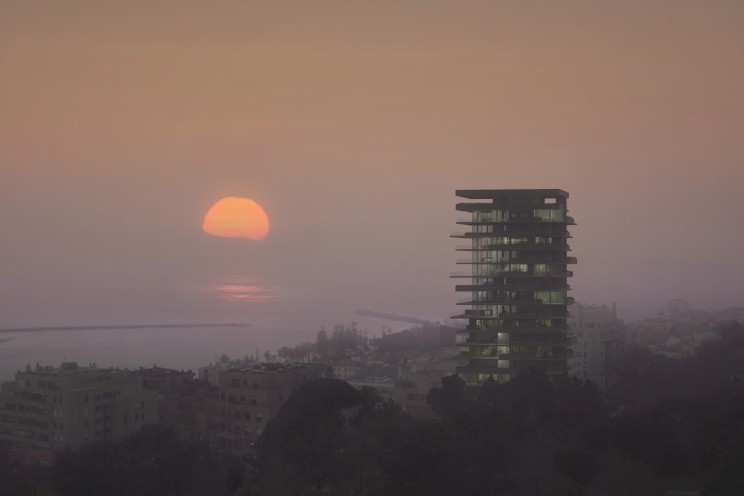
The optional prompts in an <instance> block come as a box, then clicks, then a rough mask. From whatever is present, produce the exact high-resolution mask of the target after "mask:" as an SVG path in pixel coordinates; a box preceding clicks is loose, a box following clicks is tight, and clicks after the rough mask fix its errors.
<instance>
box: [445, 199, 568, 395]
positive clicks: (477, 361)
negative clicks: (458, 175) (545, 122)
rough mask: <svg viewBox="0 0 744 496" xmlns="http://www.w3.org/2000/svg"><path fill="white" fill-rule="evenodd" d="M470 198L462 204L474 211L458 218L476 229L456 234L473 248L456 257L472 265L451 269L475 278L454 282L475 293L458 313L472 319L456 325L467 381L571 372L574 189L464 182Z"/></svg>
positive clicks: (462, 207) (460, 366)
mask: <svg viewBox="0 0 744 496" xmlns="http://www.w3.org/2000/svg"><path fill="white" fill-rule="evenodd" d="M456 194H457V196H458V197H460V198H464V199H466V200H467V201H465V202H463V203H458V204H457V210H458V211H461V212H468V213H470V218H469V219H464V220H461V221H458V222H457V223H458V224H460V225H464V226H469V228H470V230H469V231H467V232H465V233H461V234H455V235H453V237H455V238H462V239H466V240H468V241H469V244H467V245H465V246H460V247H458V249H457V250H458V251H461V252H464V253H466V254H467V255H468V257H467V258H465V259H462V260H459V261H458V262H457V263H458V264H463V265H467V266H469V268H470V270H469V271H467V272H466V273H463V274H455V275H454V276H453V277H456V278H458V277H459V278H465V279H469V281H468V282H467V283H466V284H458V285H457V286H456V290H457V291H459V292H467V293H469V294H470V297H469V298H467V299H465V300H463V301H460V302H459V303H458V304H459V305H464V306H466V307H467V309H466V310H465V311H464V313H462V314H460V315H456V316H455V318H461V319H467V321H468V325H467V327H466V328H465V329H464V330H462V331H460V332H459V333H458V347H459V350H460V354H459V356H458V359H459V363H458V368H457V371H458V373H460V374H461V375H463V376H465V377H466V379H467V383H468V385H473V386H475V385H479V384H482V383H483V382H484V381H485V380H487V379H488V378H489V377H493V378H494V379H495V380H496V381H507V380H509V379H510V378H511V377H512V376H513V375H514V374H516V373H518V372H519V371H520V370H523V369H527V368H541V369H543V370H545V371H546V372H547V373H548V374H549V375H562V374H564V373H565V372H566V366H567V365H566V360H567V355H568V353H570V352H569V351H568V345H569V344H570V343H569V338H568V332H567V331H568V325H567V320H566V319H567V317H568V309H567V306H568V305H569V304H570V303H573V300H572V298H570V297H569V296H568V294H567V293H568V290H569V289H570V287H569V285H568V278H569V277H571V276H572V275H573V274H572V273H571V272H570V271H568V270H567V265H568V264H573V263H576V259H575V258H574V257H569V256H568V252H569V250H570V248H569V246H568V243H567V239H568V238H570V237H571V236H570V234H569V233H568V226H569V225H574V221H573V219H572V218H571V217H569V216H568V215H567V214H568V208H567V200H568V193H567V192H565V191H562V190H559V189H529V190H458V191H457V192H456Z"/></svg>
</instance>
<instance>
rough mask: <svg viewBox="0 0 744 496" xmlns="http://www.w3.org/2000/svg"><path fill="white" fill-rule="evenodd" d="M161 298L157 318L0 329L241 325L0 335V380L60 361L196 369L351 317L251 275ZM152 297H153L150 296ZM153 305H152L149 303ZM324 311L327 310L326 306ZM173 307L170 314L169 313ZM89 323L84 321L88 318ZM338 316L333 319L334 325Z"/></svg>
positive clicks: (310, 335) (308, 294) (309, 335)
mask: <svg viewBox="0 0 744 496" xmlns="http://www.w3.org/2000/svg"><path fill="white" fill-rule="evenodd" d="M158 298H162V302H163V305H162V307H163V308H166V309H167V310H166V311H164V312H160V313H153V312H152V311H144V310H143V311H142V313H141V314H138V313H137V312H136V311H135V312H131V315H128V316H127V317H126V319H124V320H123V319H122V318H121V315H120V314H119V315H117V317H116V318H115V321H114V322H112V321H108V320H106V319H105V317H90V316H89V315H87V319H86V320H85V321H80V320H78V321H70V320H71V319H69V318H67V319H65V320H64V321H54V322H44V323H43V324H39V323H38V321H33V320H31V319H29V321H28V323H27V324H25V325H24V323H20V324H19V322H18V321H17V320H16V321H15V322H13V323H12V325H5V326H2V327H5V328H8V327H27V326H28V327H31V326H41V325H48V326H74V325H85V326H89V325H96V324H99V325H119V324H130V325H131V324H136V325H148V324H173V323H205V324H208V323H245V324H249V325H245V326H241V327H219V326H209V325H204V326H203V327H189V328H166V329H163V328H147V329H79V330H44V331H22V332H2V333H0V379H3V380H7V379H9V378H10V377H12V374H13V373H14V372H15V371H16V370H18V369H22V368H24V367H25V366H26V364H31V366H32V367H33V366H34V365H35V364H36V363H37V362H39V363H40V364H42V365H58V364H59V363H61V362H62V361H65V360H74V361H77V362H79V363H83V364H88V363H91V362H95V363H96V364H97V365H98V366H99V367H109V366H112V367H116V366H118V367H130V368H132V367H138V366H145V367H149V366H152V365H153V364H157V365H158V366H162V367H170V368H176V369H186V370H188V369H192V370H196V369H197V368H198V367H200V366H204V365H207V364H208V363H210V362H212V361H214V359H215V357H216V356H218V355H219V354H221V353H227V354H228V355H230V356H231V357H242V356H245V355H255V354H256V352H257V350H258V352H259V353H260V354H263V352H264V351H266V350H267V349H268V350H272V351H273V350H276V349H277V348H278V347H279V346H283V345H289V344H296V343H299V342H302V341H307V340H312V339H314V336H315V333H316V332H317V331H318V329H319V328H320V326H321V325H325V326H331V325H333V323H334V322H345V321H348V320H344V319H349V318H353V317H352V315H353V309H346V311H340V312H339V315H338V318H337V319H334V317H331V316H329V315H322V312H320V311H319V309H320V308H321V305H320V304H319V302H318V298H317V297H316V295H315V292H312V291H303V290H301V289H296V288H294V289H287V288H282V287H277V286H272V285H270V284H267V283H266V282H265V281H264V280H261V279H258V278H254V277H230V278H225V279H223V280H220V281H218V282H215V283H213V284H204V285H193V286H189V287H185V288H182V289H180V290H179V291H177V292H176V293H175V294H171V295H170V296H162V297H158ZM153 300H155V298H153ZM156 303H157V302H153V305H155V304H156ZM326 307H327V306H326ZM174 309H175V310H174ZM92 318H96V319H97V321H95V322H91V321H90V319H92ZM339 319H340V320H339Z"/></svg>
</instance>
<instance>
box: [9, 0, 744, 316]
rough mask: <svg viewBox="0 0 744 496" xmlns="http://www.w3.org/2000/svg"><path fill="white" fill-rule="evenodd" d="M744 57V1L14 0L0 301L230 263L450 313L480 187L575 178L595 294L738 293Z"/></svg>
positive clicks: (656, 298)
mask: <svg viewBox="0 0 744 496" xmlns="http://www.w3.org/2000/svg"><path fill="white" fill-rule="evenodd" d="M742 60H744V3H742V2H739V1H723V0H721V1H715V0H714V1H710V2H699V1H683V0H676V1H668V2H646V1H637V2H635V1H626V2H590V1H582V2H571V1H569V2H547V1H545V2H542V1H534V2H517V1H514V2H499V1H469V2H454V1H432V0H429V1H408V2H401V1H376V2H341V1H339V2H299V1H297V2H275V1H272V2H268V1H266V2H262V1H259V2H238V1H216V2H208V3H207V2H182V1H154V2H77V1H74V0H70V1H66V2H56V1H23V2H21V1H12V0H0V74H2V76H0V109H1V111H0V232H2V238H1V239H2V241H1V243H2V247H1V248H0V324H3V323H4V322H7V323H8V324H11V323H12V324H23V323H24V322H26V321H28V323H29V324H35V323H37V322H38V321H40V320H44V319H48V320H55V321H59V320H75V319H76V318H79V317H80V315H83V314H85V312H86V311H87V310H88V309H91V311H93V310H92V309H95V308H118V307H116V306H115V305H113V304H112V303H111V302H112V301H114V300H116V301H119V300H121V299H127V298H130V299H131V300H132V301H134V302H135V303H134V304H133V305H134V306H135V307H136V302H142V305H145V306H146V305H155V304H157V303H158V300H157V298H156V297H153V298H151V299H147V298H144V297H143V296H142V295H143V294H148V293H147V292H148V291H152V292H153V294H161V293H162V292H166V293H167V292H168V291H169V290H170V289H173V288H177V287H181V286H183V285H188V284H191V283H193V282H194V281H203V280H209V279H210V278H219V277H222V276H224V275H225V274H230V273H241V274H256V273H258V274H262V275H264V276H265V277H267V278H269V279H271V280H276V281H281V282H282V284H287V285H289V286H292V285H298V286H309V285H316V286H318V287H320V293H321V294H322V295H324V296H323V297H324V298H325V300H324V301H327V302H328V305H329V309H330V310H329V311H332V309H333V308H334V307H338V308H343V309H344V310H348V309H349V308H352V307H354V308H355V307H365V308H373V309H376V310H380V311H389V312H398V313H405V314H413V315H421V316H424V317H427V316H431V317H441V316H445V315H447V314H450V313H455V310H456V309H455V307H454V302H455V301H456V299H457V295H456V294H455V292H454V281H452V280H450V279H449V278H448V275H449V273H450V272H452V271H455V270H456V269H457V268H456V266H455V265H454V261H455V260H456V258H457V255H456V253H455V252H454V247H455V245H456V244H457V243H456V242H455V241H454V240H451V239H449V234H450V233H451V232H452V231H455V230H456V229H457V228H456V226H455V225H454V221H455V219H456V218H457V217H458V215H457V214H456V213H455V211H454V203H455V201H456V200H455V197H454V191H455V189H467V188H561V189H565V190H567V191H569V192H570V194H571V198H570V200H569V207H570V209H571V213H572V215H573V217H574V218H575V219H576V221H577V223H578V226H576V227H575V228H574V230H573V234H574V239H573V240H572V243H571V244H572V247H573V249H574V253H573V254H574V255H576V256H577V257H578V259H579V263H578V265H576V266H575V270H574V274H575V277H574V279H573V281H572V286H573V288H574V292H573V293H574V296H575V297H576V298H577V299H579V300H580V301H584V302H587V303H608V302H611V301H617V302H618V304H619V307H620V310H621V313H622V311H623V309H624V308H625V309H633V308H635V309H644V310H648V309H654V308H657V307H659V306H661V305H662V304H663V303H664V302H665V301H667V300H668V299H670V298H673V297H683V298H687V299H689V300H690V301H691V302H692V303H693V305H694V306H697V307H703V308H705V307H713V308H719V307H724V306H731V305H744V296H743V295H744V262H742V255H741V252H742V247H744V229H742V219H744V199H743V197H742V194H741V188H742V186H744V140H743V139H742V138H743V137H744V64H742ZM223 196H245V197H250V198H252V199H254V200H256V201H258V202H259V203H260V204H261V205H262V206H263V207H264V208H265V209H266V211H267V212H268V215H269V217H270V219H271V224H272V231H271V234H270V235H269V237H268V238H267V239H266V240H265V241H263V242H261V243H250V242H246V243H244V244H242V245H234V244H230V243H227V244H223V243H220V242H219V240H217V241H215V240H210V239H206V238H205V236H204V235H203V233H202V232H201V222H202V216H203V214H204V213H205V212H206V210H207V209H208V208H209V206H210V205H211V204H212V203H214V202H215V201H216V200H218V199H219V198H221V197H223ZM164 304H165V302H164ZM168 305H172V306H173V307H174V308H178V305H177V302H169V303H168ZM70 308H73V309H75V310H74V312H73V311H68V309H70ZM127 308H129V310H130V311H131V308H130V307H127ZM70 312H72V313H70ZM112 312H113V311H112ZM122 312H123V310H122ZM111 317H112V318H114V319H116V318H118V319H121V318H124V317H123V316H121V315H118V314H116V313H115V312H114V313H112V314H111ZM73 323H74V322H73Z"/></svg>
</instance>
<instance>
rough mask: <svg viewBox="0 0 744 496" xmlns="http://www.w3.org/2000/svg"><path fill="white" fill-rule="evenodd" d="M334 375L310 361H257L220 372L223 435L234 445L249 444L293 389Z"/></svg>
mask: <svg viewBox="0 0 744 496" xmlns="http://www.w3.org/2000/svg"><path fill="white" fill-rule="evenodd" d="M331 377H333V370H332V369H331V367H330V366H328V365H321V364H307V363H295V364H282V363H257V364H254V365H251V366H248V367H243V368H239V369H234V370H228V371H225V372H222V373H220V376H219V400H218V401H219V409H220V412H219V414H220V417H221V422H220V430H221V435H220V437H222V439H223V441H224V442H225V443H226V444H228V445H229V446H231V447H234V448H237V449H240V448H242V447H245V446H247V445H248V444H250V443H251V442H253V441H254V440H255V439H256V438H257V437H258V436H259V435H260V434H261V432H263V430H264V429H265V428H266V424H267V423H268V421H269V420H271V419H272V418H274V417H275V416H276V414H277V412H278V411H279V408H280V407H281V406H282V405H283V404H284V402H285V401H287V399H288V398H289V397H290V395H291V394H292V393H293V392H294V391H297V390H298V389H299V388H300V387H301V386H302V385H303V384H305V383H306V382H309V381H313V380H316V379H322V378H331Z"/></svg>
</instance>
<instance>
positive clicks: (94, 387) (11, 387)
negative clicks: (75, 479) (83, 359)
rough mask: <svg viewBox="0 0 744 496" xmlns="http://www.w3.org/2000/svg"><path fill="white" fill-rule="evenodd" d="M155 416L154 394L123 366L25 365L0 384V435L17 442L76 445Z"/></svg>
mask: <svg viewBox="0 0 744 496" xmlns="http://www.w3.org/2000/svg"><path fill="white" fill-rule="evenodd" d="M154 422H157V398H156V396H154V395H152V394H149V393H147V392H146V391H145V390H144V389H143V387H142V381H141V380H139V379H138V378H136V377H133V376H132V375H131V374H130V373H129V372H127V371H125V370H118V369H99V368H97V367H96V366H95V364H91V365H90V366H88V367H80V366H78V364H77V363H76V362H66V363H63V364H62V365H61V366H60V367H40V366H38V365H37V366H36V368H34V369H32V368H31V367H30V366H28V367H26V370H25V371H18V372H17V373H16V375H15V380H14V381H12V382H7V383H4V384H2V387H1V388H0V440H7V441H10V442H11V443H12V445H13V446H14V447H17V448H40V449H61V448H78V447H80V446H84V445H86V444H88V443H91V442H94V441H103V440H116V439H122V438H125V437H127V436H129V435H130V434H131V433H133V432H135V431H136V430H138V429H140V428H141V427H142V426H143V425H146V424H150V423H154Z"/></svg>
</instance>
